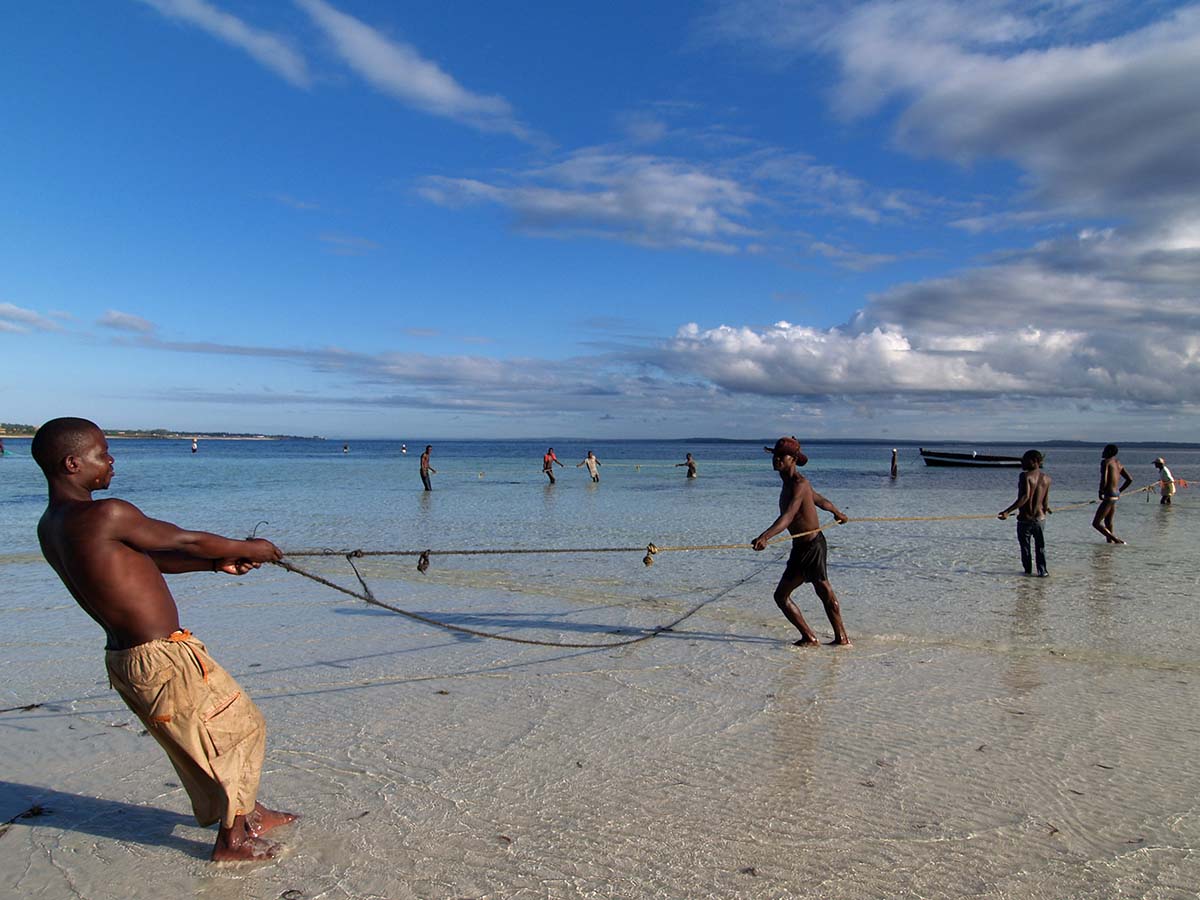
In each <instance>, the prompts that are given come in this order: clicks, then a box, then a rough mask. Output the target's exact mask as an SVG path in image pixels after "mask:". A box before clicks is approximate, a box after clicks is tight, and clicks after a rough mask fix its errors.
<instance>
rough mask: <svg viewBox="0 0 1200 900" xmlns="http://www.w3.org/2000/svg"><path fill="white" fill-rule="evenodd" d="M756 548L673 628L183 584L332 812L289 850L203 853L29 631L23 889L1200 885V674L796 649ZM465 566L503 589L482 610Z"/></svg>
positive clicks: (419, 601) (181, 891)
mask: <svg viewBox="0 0 1200 900" xmlns="http://www.w3.org/2000/svg"><path fill="white" fill-rule="evenodd" d="M755 564H756V565H757V564H758V563H757V561H756V563H755ZM760 568H762V571H761V572H760V573H758V574H757V575H756V576H755V577H754V578H753V579H751V580H750V581H748V582H747V583H746V584H745V585H743V586H742V587H740V588H738V589H736V590H735V591H734V592H733V593H732V594H730V595H728V596H726V597H723V598H722V599H721V600H720V601H718V602H715V603H713V604H712V605H711V606H708V607H706V608H705V609H703V610H702V611H701V612H700V613H698V614H697V615H696V616H694V617H692V618H691V619H689V620H688V621H687V622H686V623H684V624H683V625H681V626H680V627H679V629H678V630H677V631H676V632H675V633H673V634H668V635H664V636H661V637H658V638H655V639H653V640H652V641H649V642H646V643H643V644H639V645H635V646H633V647H627V648H616V649H601V650H583V651H581V650H562V649H553V648H542V647H529V646H520V645H516V644H506V643H500V642H496V641H487V640H479V639H473V638H464V637H461V636H456V635H453V634H450V633H447V632H445V631H441V630H437V629H432V628H429V627H427V626H422V625H418V624H415V623H412V622H410V621H407V620H403V619H401V618H399V617H397V616H395V615H392V614H390V613H387V612H383V611H380V610H375V609H371V608H368V607H365V606H363V605H361V604H358V603H356V602H354V601H345V602H342V601H338V600H334V599H332V598H331V596H330V595H329V593H328V592H327V591H326V590H325V589H322V588H319V587H317V586H315V585H313V584H311V583H310V582H306V581H302V580H300V579H297V578H296V577H295V576H291V575H287V574H286V573H283V572H279V571H277V570H276V571H272V572H265V573H258V578H257V580H251V579H245V580H242V581H234V580H233V579H229V580H228V581H220V582H215V581H213V580H207V581H205V582H197V583H196V584H195V586H194V587H193V588H187V587H185V588H183V589H182V590H179V591H178V593H179V595H180V604H181V608H182V609H183V611H184V614H185V618H186V620H187V624H188V625H189V627H191V628H192V629H193V631H195V632H196V633H197V635H198V636H200V637H201V638H202V639H204V640H206V641H207V642H208V644H209V646H210V649H211V650H212V652H213V653H214V655H216V656H217V658H218V659H220V660H222V662H223V663H224V664H225V665H226V667H227V668H229V669H230V671H231V672H233V673H234V674H235V675H236V676H237V677H238V678H239V679H240V680H241V681H242V683H243V685H244V686H245V687H246V689H247V690H249V691H250V692H251V693H252V695H253V696H254V697H255V698H256V700H257V701H258V702H259V704H260V706H261V707H262V709H263V711H264V713H265V715H266V717H267V721H268V725H269V738H268V754H267V767H266V771H265V774H264V778H263V787H262V793H261V799H262V800H263V801H264V802H266V803H267V804H268V805H272V806H276V807H279V808H284V809H291V810H296V811H299V812H301V813H303V814H304V816H305V818H304V820H303V821H302V822H300V823H299V824H298V825H296V826H292V827H289V828H287V829H281V831H280V832H279V838H280V839H281V840H282V841H283V842H284V843H285V845H286V852H285V854H284V856H283V858H282V859H280V860H278V861H276V862H274V863H272V864H269V865H262V866H241V867H216V866H213V865H211V864H209V863H208V862H206V859H207V855H208V852H209V849H210V847H211V843H212V840H213V836H214V830H213V829H202V828H199V827H197V826H196V825H195V823H194V821H193V820H192V819H191V818H190V815H189V807H188V804H187V800H186V797H185V795H184V794H183V792H182V791H181V789H180V788H179V786H178V784H177V782H176V780H175V776H174V773H173V771H172V770H171V769H170V767H169V765H168V763H167V761H166V759H165V757H164V756H163V754H162V752H161V751H160V750H159V749H158V747H157V746H156V745H155V744H154V743H153V741H152V739H150V738H149V737H147V736H146V735H144V734H142V733H141V727H140V724H139V723H138V722H137V721H136V719H134V718H133V716H132V715H131V714H130V713H129V712H128V711H127V710H126V709H125V708H124V707H123V706H122V705H121V704H120V703H119V701H117V699H116V697H115V695H114V694H112V693H111V692H110V691H109V690H108V689H107V686H106V684H105V683H104V675H103V665H102V654H101V650H100V648H99V646H98V642H97V640H96V635H95V634H94V633H92V632H89V631H88V630H86V626H85V623H82V622H81V623H80V627H79V628H78V629H75V630H72V631H71V632H70V633H69V634H64V635H62V636H61V638H60V639H55V640H46V641H43V642H40V643H38V644H35V645H32V646H30V645H26V646H25V647H24V649H23V650H22V651H21V654H20V655H21V657H22V662H23V664H22V665H21V666H20V667H19V672H17V673H16V679H15V681H10V683H9V685H8V686H7V688H8V689H7V690H6V692H5V696H7V697H16V696H21V697H23V698H29V700H40V701H46V702H44V705H43V706H42V707H40V708H38V709H35V710H30V711H27V712H25V711H14V712H6V713H4V714H0V728H2V729H3V738H4V744H5V763H6V764H5V776H4V782H3V785H2V786H0V816H2V817H3V819H9V818H10V817H14V816H18V814H20V813H21V812H22V811H26V810H29V809H30V808H32V807H35V806H36V807H40V809H41V810H42V811H43V814H42V815H39V816H35V817H32V818H16V819H15V820H14V822H13V823H12V825H11V826H10V827H9V829H8V830H7V833H5V834H4V835H3V837H2V838H0V872H3V873H4V875H3V882H2V883H0V893H4V892H9V894H8V895H10V896H21V897H38V898H40V897H45V898H52V897H53V898H60V897H65V896H82V897H87V898H104V897H129V896H136V895H138V894H139V893H140V892H142V891H145V890H146V886H147V885H153V892H154V894H155V895H156V896H198V897H206V898H230V900H232V898H261V897H272V898H273V897H281V896H287V897H292V898H295V897H303V898H410V897H411V898H442V897H445V898H452V897H494V898H514V897H555V898H557V897H562V898H570V897H614V898H616V897H620V898H640V897H663V898H679V897H688V898H699V897H714V898H717V897H720V898H728V897H746V898H757V897H762V898H775V897H812V898H826V897H843V898H859V897H861V898H868V897H899V896H913V897H925V898H941V897H945V898H952V897H995V898H1001V897H1014V898H1015V897H1021V898H1047V900H1051V898H1062V897H1066V896H1071V897H1085V898H1108V897H1113V896H1118V895H1119V896H1128V897H1146V898H1173V897H1186V896H1195V886H1196V885H1197V884H1200V853H1198V852H1197V848H1200V809H1198V805H1200V801H1198V800H1197V799H1196V798H1197V797H1198V796H1200V767H1197V766H1195V765H1193V764H1192V762H1191V757H1192V756H1193V755H1194V751H1195V747H1196V744H1197V734H1198V732H1200V717H1198V715H1197V710H1198V704H1197V701H1196V693H1197V692H1196V686H1195V683H1196V681H1197V679H1198V676H1200V671H1198V670H1200V665H1197V664H1196V663H1189V662H1186V661H1182V660H1179V659H1163V658H1158V659H1154V658H1146V657H1145V656H1138V655H1135V654H1128V655H1122V648H1121V647H1120V646H1119V645H1114V646H1113V647H1112V648H1111V650H1112V652H1111V653H1097V652H1094V651H1092V650H1089V649H1088V648H1087V647H1084V646H1077V647H1071V646H1060V647H1057V648H1055V647H1053V646H1051V647H1047V646H1044V645H1037V644H1034V643H1031V642H1027V641H1017V640H1014V641H995V640H993V641H980V642H975V643H973V644H972V643H969V642H966V641H963V640H961V639H960V638H956V637H953V636H945V635H938V634H935V633H928V634H925V635H913V634H907V635H905V634H897V633H889V632H886V631H882V630H877V631H874V632H872V631H871V630H869V629H867V630H864V629H863V628H862V623H863V619H864V616H862V615H861V614H852V615H850V616H848V620H849V621H850V622H851V623H852V625H851V627H852V636H853V637H854V640H855V647H854V648H853V649H851V650H836V649H832V648H827V647H823V648H820V649H811V650H799V649H796V648H793V647H791V646H790V643H789V642H790V640H791V639H792V638H793V637H794V635H792V634H791V633H790V632H789V631H788V629H787V627H786V624H785V623H783V622H782V619H781V618H780V617H779V616H778V613H777V612H776V611H775V609H774V607H773V605H772V604H771V603H770V600H769V589H770V587H771V586H772V584H773V579H774V576H775V574H776V573H775V569H773V568H770V567H769V566H767V565H763V566H761V567H760ZM328 571H329V573H330V574H333V573H335V572H337V568H336V566H335V565H334V564H332V563H330V564H329V567H328ZM374 574H375V576H376V578H375V582H376V584H377V586H382V591H381V597H386V598H388V599H395V600H398V601H400V602H401V603H402V605H404V604H407V605H408V607H409V608H414V609H416V610H417V611H420V612H424V613H429V614H435V615H440V616H442V617H444V618H448V619H450V620H453V621H455V622H457V623H459V624H464V625H467V626H469V627H474V628H480V629H483V630H492V631H507V632H508V633H514V634H520V635H522V636H537V637H554V636H558V637H559V638H560V639H567V640H584V641H590V640H595V641H598V642H603V641H611V640H616V639H619V638H620V635H613V634H609V632H610V631H614V630H619V629H621V628H624V629H626V630H627V632H628V631H629V630H631V629H633V630H636V629H637V628H640V627H646V626H650V625H652V624H654V623H657V622H660V621H664V620H669V619H671V618H674V616H675V615H677V614H678V613H679V611H681V610H683V609H685V608H687V607H688V606H690V605H691V604H692V603H693V602H695V601H696V599H697V598H700V599H703V592H704V591H706V590H710V589H712V588H714V587H717V585H715V584H712V583H709V582H707V581H706V580H705V579H703V578H699V577H697V578H693V579H691V580H690V581H688V580H686V579H684V578H683V572H682V571H679V572H677V573H676V578H677V579H679V580H680V581H679V584H678V587H679V590H678V591H677V592H675V595H674V596H668V595H667V592H664V593H660V595H659V596H658V599H653V600H651V601H645V600H643V599H642V598H640V597H638V596H637V595H636V592H631V591H629V590H628V589H626V588H624V587H623V586H622V585H621V584H620V583H617V582H613V583H611V584H610V583H607V582H605V581H604V579H601V578H593V579H581V580H579V581H578V582H577V583H575V584H574V585H573V586H572V590H571V591H565V592H564V591H563V590H561V583H560V591H559V599H558V600H557V601H556V603H554V604H549V605H548V603H547V598H548V597H549V596H551V595H553V594H554V591H552V590H550V589H549V588H547V590H546V591H545V592H542V593H540V594H539V592H538V591H536V590H533V589H529V588H530V585H529V584H524V585H523V587H524V588H526V589H525V590H522V591H521V592H516V591H507V590H505V588H504V578H505V577H506V575H511V573H506V571H505V570H503V569H494V568H489V567H484V566H480V567H477V568H476V569H474V570H463V569H452V568H449V567H448V566H442V567H441V568H440V569H438V570H435V571H434V572H431V576H433V580H430V581H423V582H422V584H424V585H425V589H424V590H423V591H421V592H415V591H413V590H412V589H410V588H409V587H408V586H407V585H408V583H409V582H410V581H411V580H412V579H413V578H415V577H416V576H415V573H412V574H411V575H409V574H403V573H401V572H400V571H399V570H398V569H397V570H395V571H387V570H385V569H378V570H376V571H375V573H374ZM379 576H391V577H379ZM439 579H440V580H439ZM551 581H553V579H552V578H551V576H547V584H549V583H550V582H551ZM664 583H669V580H668V579H667V578H666V576H664ZM214 584H219V585H220V590H219V591H217V590H215V589H214V587H213V585H214ZM468 584H473V585H474V586H475V587H476V588H480V587H481V586H482V585H492V586H493V587H492V588H491V590H490V591H489V592H487V594H486V597H485V599H482V600H481V599H480V598H479V596H478V593H477V592H476V595H475V596H473V597H471V599H470V600H469V601H468V600H460V601H458V606H457V607H456V606H455V601H454V600H452V599H451V598H453V597H454V596H456V595H458V596H461V595H463V594H466V593H468V592H467V591H465V590H464V588H465V587H466V586H467V585H468ZM1040 584H1041V583H1040V582H1037V581H1036V580H1029V581H1027V582H1022V586H1021V587H1020V588H1019V589H1020V590H1025V591H1026V592H1027V602H1028V603H1031V604H1037V603H1041V602H1045V601H1046V600H1047V599H1048V598H1049V597H1051V596H1052V595H1046V597H1041V596H1040V595H1037V594H1036V591H1039V590H1042V588H1041V587H1040ZM514 586H515V585H514ZM1028 592H1034V593H1028ZM800 599H801V601H802V606H803V607H804V609H805V610H806V612H811V613H813V614H814V617H813V619H812V621H813V622H814V624H815V625H818V632H819V633H821V634H824V635H826V636H827V633H828V629H827V623H825V622H824V621H823V618H821V617H820V615H819V607H818V605H817V604H816V603H815V601H814V600H813V599H812V598H811V596H804V595H801V597H800ZM33 606H35V607H36V606H37V604H33ZM59 612H60V613H61V610H60V611H59ZM1013 615H1014V621H1018V620H1021V621H1024V622H1025V626H1022V625H1020V624H1019V623H1018V624H1017V625H1015V626H1014V627H1016V628H1017V629H1018V631H1019V630H1020V628H1022V627H1026V626H1027V625H1028V622H1029V619H1030V616H1029V610H1024V611H1022V610H1017V611H1015V612H1014V614H1013ZM315 625H319V627H314V626H315ZM856 626H857V627H856ZM10 640H11V638H10ZM6 643H7V642H6ZM8 649H9V647H7V646H6V650H8ZM16 668H17V667H13V669H14V671H15V670H16ZM4 705H6V706H7V705H13V704H9V703H6V704H4ZM288 892H298V893H288Z"/></svg>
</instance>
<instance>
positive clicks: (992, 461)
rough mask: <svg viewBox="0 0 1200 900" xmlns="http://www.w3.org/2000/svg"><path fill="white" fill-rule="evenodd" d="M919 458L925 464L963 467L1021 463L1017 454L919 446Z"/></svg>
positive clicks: (975, 467) (993, 466)
mask: <svg viewBox="0 0 1200 900" xmlns="http://www.w3.org/2000/svg"><path fill="white" fill-rule="evenodd" d="M920 450H921V459H923V460H925V465H927V466H957V467H959V468H964V469H1001V468H1016V467H1019V466H1020V465H1021V458H1020V457H1019V456H993V455H990V454H987V453H949V452H943V451H940V450H926V449H925V448H924V447H922V448H920Z"/></svg>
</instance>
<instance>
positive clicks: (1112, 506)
mask: <svg viewBox="0 0 1200 900" xmlns="http://www.w3.org/2000/svg"><path fill="white" fill-rule="evenodd" d="M1119 452H1120V451H1119V450H1118V449H1117V445H1116V444H1108V445H1107V446H1106V447H1105V448H1104V452H1103V453H1101V454H1100V492H1099V493H1100V505H1099V506H1098V507H1097V508H1096V515H1094V516H1093V517H1092V527H1093V528H1095V529H1096V530H1097V531H1098V532H1100V533H1101V534H1102V535H1104V540H1105V541H1106V542H1107V543H1109V544H1123V543H1125V542H1124V541H1123V540H1121V539H1120V538H1119V537H1117V536H1116V535H1115V534H1114V533H1113V519H1114V518H1115V517H1116V515H1117V501H1118V500H1120V499H1121V492H1122V491H1124V490H1125V489H1126V488H1127V487H1129V486H1130V485H1131V484H1133V478H1131V477H1130V475H1129V473H1128V472H1126V471H1125V467H1124V466H1123V465H1121V461H1120V460H1119V459H1117V454H1118V453H1119ZM1118 480H1120V482H1121V483H1120V485H1119V486H1118V484H1117V481H1118Z"/></svg>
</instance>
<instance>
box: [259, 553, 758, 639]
mask: <svg viewBox="0 0 1200 900" xmlns="http://www.w3.org/2000/svg"><path fill="white" fill-rule="evenodd" d="M634 549H638V548H634ZM331 555H332V554H331ZM359 555H365V554H361V553H360V554H359ZM354 559H355V553H353V552H352V553H347V554H346V562H348V563H350V568H351V569H353V570H354V575H355V577H357V578H358V583H359V584H360V585H362V589H363V592H362V593H359V592H358V591H355V590H352V589H350V588H348V587H345V586H344V585H340V584H338V583H337V582H335V581H330V580H329V579H328V578H323V577H321V576H320V575H317V574H316V573H315V572H309V571H306V570H304V569H301V568H300V567H299V566H295V565H293V564H291V563H289V562H288V561H287V560H286V559H282V560H277V561H275V562H273V563H272V565H276V566H279V568H281V569H286V570H287V571H289V572H294V573H295V574H297V575H302V576H304V577H305V578H308V579H311V580H312V581H315V582H317V583H318V584H323V585H325V586H326V587H329V588H332V589H333V590H335V591H340V592H341V593H343V594H347V595H349V596H351V597H354V598H355V599H357V600H361V601H362V602H364V603H368V604H370V605H371V606H378V607H379V608H381V609H386V610H388V611H389V612H394V613H396V614H397V615H401V616H404V617H406V618H409V619H413V620H414V621H417V622H422V623H424V624H426V625H432V626H434V627H435V628H444V629H445V630H447V631H453V632H456V633H458V634H467V635H470V636H472V637H479V638H490V639H492V640H496V641H507V642H508V643H510V644H533V645H534V646H537V647H566V648H570V649H578V650H603V649H606V648H612V647H628V646H631V645H633V644H640V643H642V642H644V641H648V640H650V639H651V638H655V637H658V636H659V635H660V634H664V633H666V632H669V631H672V630H673V629H674V628H675V627H676V626H677V625H679V624H681V623H682V622H684V621H686V620H687V619H690V618H691V617H692V616H694V615H695V614H696V613H698V612H699V611H700V610H702V609H703V608H704V607H706V606H708V605H709V604H710V603H714V602H716V601H717V600H720V599H721V598H722V597H724V596H726V595H727V594H729V593H731V592H732V591H734V590H735V589H737V588H739V587H741V586H742V585H743V584H746V583H747V582H748V581H751V580H753V579H754V578H756V577H757V576H758V575H759V573H760V572H762V570H763V569H765V568H766V567H767V566H768V565H770V563H771V562H773V560H772V561H768V562H766V563H764V564H763V565H761V566H759V567H758V568H757V569H755V570H754V571H753V572H751V573H750V574H749V575H746V576H745V577H743V578H739V579H738V580H737V581H734V582H733V583H731V584H729V585H726V586H725V587H723V588H721V590H719V591H717V593H715V594H713V595H712V596H711V597H707V598H705V599H704V600H702V601H700V602H699V603H697V604H696V605H695V606H693V607H692V608H691V609H689V610H688V611H687V612H685V613H684V614H683V615H681V616H679V617H678V618H676V619H674V620H673V621H671V622H668V623H667V624H666V625H659V626H658V627H656V628H653V629H651V630H650V631H648V632H646V633H645V634H642V635H639V636H638V637H635V638H628V639H626V640H621V641H605V642H603V643H581V642H571V641H543V640H537V639H536V638H519V637H512V636H510V635H506V634H495V633H494V632H489V631H479V630H477V629H474V628H467V627H466V626H464V625H453V624H451V623H449V622H442V621H439V620H438V619H434V618H431V617H429V616H423V615H421V614H420V613H415V612H412V611H411V610H407V609H401V608H400V607H399V606H395V605H393V604H391V603H387V602H385V601H383V600H380V599H379V598H378V597H376V596H375V593H374V592H373V591H372V590H371V588H370V586H369V585H368V584H367V582H366V579H364V578H363V576H362V573H360V572H359V570H358V566H356V565H355V564H354Z"/></svg>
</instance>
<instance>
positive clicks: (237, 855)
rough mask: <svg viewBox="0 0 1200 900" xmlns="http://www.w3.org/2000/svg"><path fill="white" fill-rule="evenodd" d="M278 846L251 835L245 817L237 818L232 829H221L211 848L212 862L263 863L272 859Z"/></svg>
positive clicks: (277, 850)
mask: <svg viewBox="0 0 1200 900" xmlns="http://www.w3.org/2000/svg"><path fill="white" fill-rule="evenodd" d="M278 852H279V845H278V844H276V843H274V842H273V841H265V840H263V839H262V838H260V837H256V836H255V835H253V834H251V832H250V828H249V826H248V825H247V824H246V817H245V816H238V817H237V819H235V820H234V823H233V827H232V828H226V827H224V826H222V827H221V830H220V831H218V832H217V843H216V844H215V845H214V846H213V851H212V861H213V862H264V861H265V860H268V859H274V858H275V855H276V854H277V853H278Z"/></svg>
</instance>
